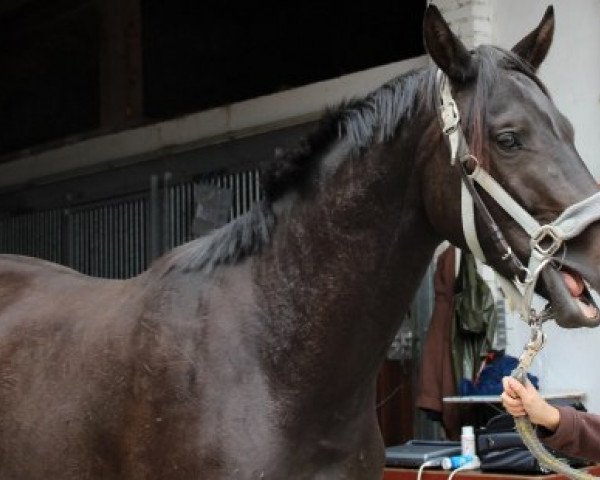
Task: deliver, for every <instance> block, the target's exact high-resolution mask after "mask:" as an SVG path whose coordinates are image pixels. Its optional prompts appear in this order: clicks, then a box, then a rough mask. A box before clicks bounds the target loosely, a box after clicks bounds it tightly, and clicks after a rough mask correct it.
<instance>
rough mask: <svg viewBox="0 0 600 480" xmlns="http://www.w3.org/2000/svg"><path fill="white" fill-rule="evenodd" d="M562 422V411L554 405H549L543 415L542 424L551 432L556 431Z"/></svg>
mask: <svg viewBox="0 0 600 480" xmlns="http://www.w3.org/2000/svg"><path fill="white" fill-rule="evenodd" d="M559 423H560V411H559V410H558V408H556V407H553V406H552V405H547V410H546V412H545V413H544V415H543V418H542V421H541V422H540V424H541V425H542V426H543V427H545V428H546V429H548V430H550V431H551V432H555V431H556V429H557V428H558V424H559Z"/></svg>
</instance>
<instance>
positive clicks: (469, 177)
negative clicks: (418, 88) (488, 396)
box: [437, 70, 600, 480]
mask: <svg viewBox="0 0 600 480" xmlns="http://www.w3.org/2000/svg"><path fill="white" fill-rule="evenodd" d="M437 81H438V83H439V86H440V116H439V120H440V124H441V127H442V131H443V133H444V134H445V135H446V137H447V139H448V143H449V147H450V163H451V164H452V165H454V164H455V163H456V162H457V161H458V163H459V166H460V171H461V176H462V178H461V183H462V186H461V188H462V193H461V197H462V201H465V200H467V201H468V202H471V203H473V202H475V203H476V204H477V207H478V209H479V212H480V213H481V214H483V216H484V219H485V220H484V223H485V224H486V226H488V227H490V226H491V227H492V235H491V237H492V238H493V241H494V244H495V245H496V246H497V247H499V249H500V251H501V252H503V253H502V260H504V261H508V263H509V265H510V266H511V267H512V268H511V269H512V271H513V272H516V273H515V280H514V283H513V282H510V281H509V280H507V279H504V278H503V279H502V284H503V285H505V286H508V287H509V291H510V294H511V296H512V297H513V299H517V300H518V303H519V304H520V308H519V313H520V316H521V318H522V319H523V320H524V321H525V322H527V323H528V324H529V325H530V327H531V337H530V340H529V342H528V343H527V344H526V346H525V349H524V352H523V354H522V355H521V357H520V359H519V363H518V365H517V368H516V369H515V370H514V371H513V372H512V373H511V376H512V377H514V378H515V379H517V380H518V381H520V382H521V383H522V384H523V385H525V383H526V381H527V370H528V369H529V367H530V366H531V362H532V361H533V359H534V357H535V355H537V353H538V352H539V351H540V350H541V349H542V347H543V345H544V342H545V335H544V333H543V332H542V322H543V321H544V320H549V319H550V318H552V313H551V311H550V310H546V311H542V312H541V313H540V314H537V313H536V312H535V311H534V310H533V309H532V308H531V303H532V300H533V293H534V290H535V285H536V283H537V280H538V277H539V275H540V273H541V271H542V270H543V268H544V267H545V266H546V265H547V264H548V263H549V262H550V261H551V259H552V256H553V255H554V253H556V251H557V250H558V249H559V248H560V247H561V246H562V245H563V242H564V241H565V240H568V239H570V238H573V237H575V236H576V235H578V234H579V233H581V231H582V230H583V229H584V228H586V227H587V226H588V225H589V224H591V223H592V222H593V221H597V220H599V219H600V208H598V207H600V192H598V193H597V194H595V195H592V196H591V197H588V198H586V199H585V200H583V201H581V202H579V203H577V204H575V205H572V206H571V207H568V208H567V209H566V210H565V211H564V212H563V213H562V214H561V215H560V216H559V217H558V218H557V219H556V220H555V221H554V222H552V223H551V224H548V225H539V224H538V222H537V221H536V220H535V219H534V218H533V217H531V215H529V213H528V212H527V211H525V210H524V209H523V208H522V207H521V206H520V205H519V204H518V203H517V202H515V201H514V200H513V198H512V197H511V196H510V195H509V194H508V193H507V192H506V191H505V190H504V189H503V188H502V187H501V186H500V185H499V184H498V183H497V182H496V181H495V180H494V179H493V178H492V177H491V176H490V175H489V174H488V173H487V172H486V171H485V170H483V169H482V168H481V167H480V165H479V162H478V161H477V159H476V158H475V157H473V156H472V155H471V154H470V152H469V148H468V145H467V142H466V140H465V137H464V133H463V131H462V128H461V127H460V115H459V112H458V107H457V105H456V102H455V100H454V99H453V98H452V93H451V91H450V84H449V81H448V80H447V78H446V76H445V75H444V74H443V73H442V72H441V70H438V74H437ZM470 159H472V160H475V163H476V166H475V169H474V170H473V171H472V172H471V173H467V172H466V170H465V167H464V163H466V161H468V160H470ZM474 181H475V182H477V183H478V184H479V186H480V187H482V188H483V189H484V190H485V191H487V193H489V194H490V196H491V197H492V198H493V199H494V200H495V201H496V202H497V203H498V204H499V205H500V206H501V207H502V208H503V209H504V210H505V211H506V212H507V213H508V214H509V215H511V216H512V217H513V219H514V220H516V221H517V223H518V224H519V225H521V227H522V228H523V229H524V230H525V231H526V232H527V233H528V234H529V235H530V238H531V257H530V258H529V263H528V265H527V267H526V268H525V267H524V266H523V265H522V264H521V262H520V260H519V259H518V258H517V257H516V255H515V254H514V253H513V252H512V250H511V248H510V247H509V246H508V244H507V243H506V241H505V240H504V237H503V235H502V232H501V231H500V229H499V228H498V227H497V225H496V222H495V221H494V220H493V218H491V215H489V212H487V208H485V204H484V203H483V201H481V198H480V196H479V193H478V192H477V191H476V190H475V186H474V184H473V182H474ZM469 197H470V198H469ZM482 206H483V208H482ZM461 210H462V212H463V214H462V215H463V229H464V233H465V239H466V240H467V244H468V245H469V248H470V249H471V252H472V253H474V254H475V255H476V256H477V257H478V258H480V260H482V261H483V262H485V257H484V255H483V251H482V249H481V245H480V244H479V240H478V238H477V233H476V231H475V221H474V220H475V219H474V209H473V207H472V205H467V208H465V205H463V207H462V208H461ZM465 212H466V214H465ZM486 213H487V215H486ZM576 220H577V221H576ZM523 273H525V274H526V275H525V278H524V279H521V278H520V277H521V276H522V274H523ZM501 278H502V277H501ZM515 285H519V286H520V287H521V288H522V290H523V293H521V292H520V291H519V290H518V289H517V287H516V286H515ZM515 426H516V429H517V431H518V432H519V435H520V436H521V438H522V440H523V443H524V444H525V446H527V448H528V449H529V451H530V452H531V454H532V455H533V456H534V457H535V458H536V459H537V460H538V462H539V464H540V465H541V466H542V467H543V468H546V469H548V470H550V471H554V472H557V473H562V474H564V475H566V476H568V477H569V478H571V479H574V480H587V479H593V478H600V477H594V476H592V475H590V474H588V473H586V472H583V471H580V470H576V469H574V468H572V467H570V466H569V465H567V464H566V463H564V462H562V461H561V460H559V459H558V458H556V457H554V456H553V455H552V454H551V453H550V452H548V450H546V448H545V447H544V446H543V445H542V443H541V442H540V440H539V438H538V436H537V434H536V432H535V430H534V428H533V425H532V424H531V421H530V420H529V417H526V416H525V417H516V418H515Z"/></svg>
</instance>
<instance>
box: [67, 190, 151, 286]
mask: <svg viewBox="0 0 600 480" xmlns="http://www.w3.org/2000/svg"><path fill="white" fill-rule="evenodd" d="M147 224H148V207H147V200H146V198H140V199H135V200H127V201H123V202H117V203H112V204H108V205H100V206H94V207H84V208H79V209H74V210H72V211H71V213H70V215H69V217H68V219H67V225H68V226H67V232H68V239H67V242H68V257H67V259H66V263H67V265H69V266H70V267H72V268H74V269H75V270H78V271H80V272H82V273H86V274H88V275H94V276H98V277H107V278H127V277H131V276H134V275H137V274H139V273H141V272H142V271H143V270H145V269H146V267H147V265H148V253H147V252H148V238H147V234H146V232H147Z"/></svg>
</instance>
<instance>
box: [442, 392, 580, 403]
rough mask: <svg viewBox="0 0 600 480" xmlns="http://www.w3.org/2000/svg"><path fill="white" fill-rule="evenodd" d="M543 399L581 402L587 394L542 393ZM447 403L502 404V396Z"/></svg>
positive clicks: (487, 396)
mask: <svg viewBox="0 0 600 480" xmlns="http://www.w3.org/2000/svg"><path fill="white" fill-rule="evenodd" d="M540 395H541V397H542V398H544V399H546V400H548V401H549V402H551V403H552V402H556V401H561V400H562V401H565V400H572V401H573V402H581V401H583V399H584V398H585V392H580V391H578V390H566V391H564V392H540ZM442 400H443V401H444V402H445V403H501V402H502V400H501V399H500V395H470V396H465V397H458V396H457V397H444V398H443V399H442Z"/></svg>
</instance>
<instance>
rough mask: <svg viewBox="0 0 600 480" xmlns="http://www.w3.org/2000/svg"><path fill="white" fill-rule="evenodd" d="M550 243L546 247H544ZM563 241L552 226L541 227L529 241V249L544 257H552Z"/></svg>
mask: <svg viewBox="0 0 600 480" xmlns="http://www.w3.org/2000/svg"><path fill="white" fill-rule="evenodd" d="M548 242H550V244H549V245H548V246H544V244H547V243H548ZM562 243H563V239H562V238H561V237H560V235H559V234H558V233H557V232H556V230H555V229H554V227H553V226H552V225H542V226H541V227H540V229H539V230H538V231H537V232H535V235H534V236H533V237H532V239H531V248H532V249H535V250H536V251H537V252H538V253H540V254H541V255H543V256H544V257H548V256H550V255H554V254H555V253H556V252H558V250H559V249H560V247H561V245H562Z"/></svg>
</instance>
